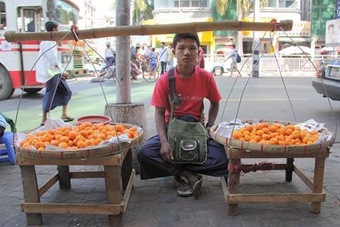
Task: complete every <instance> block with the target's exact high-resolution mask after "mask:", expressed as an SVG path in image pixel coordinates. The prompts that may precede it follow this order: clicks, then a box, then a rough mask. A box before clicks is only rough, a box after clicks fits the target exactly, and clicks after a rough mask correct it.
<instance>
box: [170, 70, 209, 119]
mask: <svg viewBox="0 0 340 227" xmlns="http://www.w3.org/2000/svg"><path fill="white" fill-rule="evenodd" d="M168 78H169V90H170V108H171V113H170V119H169V122H171V121H172V119H173V118H174V113H175V102H176V104H178V100H175V82H176V80H175V68H174V67H173V68H171V69H170V70H169V74H168ZM203 110H204V106H203V101H202V110H201V116H200V120H199V121H200V122H203Z"/></svg>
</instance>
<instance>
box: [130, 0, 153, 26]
mask: <svg viewBox="0 0 340 227" xmlns="http://www.w3.org/2000/svg"><path fill="white" fill-rule="evenodd" d="M153 9H154V0H150V1H148V0H135V2H134V5H133V10H132V13H133V15H132V23H133V24H134V25H139V24H141V23H142V22H143V21H144V20H149V19H152V18H153V15H152V11H153Z"/></svg>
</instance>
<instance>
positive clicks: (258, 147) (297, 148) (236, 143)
mask: <svg viewBox="0 0 340 227" xmlns="http://www.w3.org/2000/svg"><path fill="white" fill-rule="evenodd" d="M253 121H254V120H248V119H246V120H242V123H252V122H253ZM262 122H265V123H279V124H283V125H293V124H294V125H295V124H297V123H296V122H291V121H286V122H285V121H278V120H260V121H259V123H262ZM217 127H218V124H215V125H213V126H212V127H211V128H210V136H211V138H212V139H214V140H215V141H216V142H218V143H220V144H222V145H225V146H229V147H233V148H239V149H244V150H254V151H261V152H280V151H282V152H305V153H306V152H315V151H318V150H321V149H322V148H328V147H331V146H332V145H333V143H334V137H332V138H331V139H330V140H327V141H323V142H319V143H314V144H308V145H273V144H262V143H254V142H249V141H241V140H237V139H228V138H225V137H222V136H219V135H217V133H216V129H217Z"/></svg>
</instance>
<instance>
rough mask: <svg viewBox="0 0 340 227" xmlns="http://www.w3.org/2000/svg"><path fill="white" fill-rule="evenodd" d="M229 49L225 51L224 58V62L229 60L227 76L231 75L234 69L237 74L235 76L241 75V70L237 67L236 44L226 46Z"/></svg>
mask: <svg viewBox="0 0 340 227" xmlns="http://www.w3.org/2000/svg"><path fill="white" fill-rule="evenodd" d="M228 47H229V48H230V49H231V50H230V51H229V52H228V53H227V55H226V58H225V62H228V61H230V62H229V65H230V66H229V72H230V75H229V77H232V76H233V72H234V71H236V72H237V73H238V74H237V76H239V77H241V72H240V71H239V70H238V69H237V57H238V53H237V50H236V46H235V44H231V45H230V46H228Z"/></svg>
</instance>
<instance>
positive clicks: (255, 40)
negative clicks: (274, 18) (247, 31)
mask: <svg viewBox="0 0 340 227" xmlns="http://www.w3.org/2000/svg"><path fill="white" fill-rule="evenodd" d="M259 8H260V0H254V22H257V21H258V20H259ZM259 43H260V42H259V37H258V34H257V32H256V31H254V32H253V48H252V49H253V77H259V71H260V64H259V60H260V51H259V49H260V47H259V46H258V45H259Z"/></svg>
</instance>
